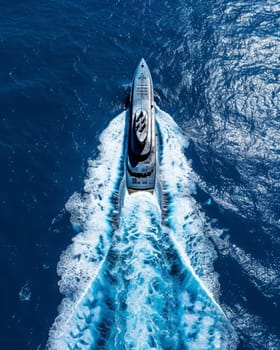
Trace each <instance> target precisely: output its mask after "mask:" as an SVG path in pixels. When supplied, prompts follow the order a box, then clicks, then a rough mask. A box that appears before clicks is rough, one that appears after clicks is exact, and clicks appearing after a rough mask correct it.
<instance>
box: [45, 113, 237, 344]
mask: <svg viewBox="0 0 280 350" xmlns="http://www.w3.org/2000/svg"><path fill="white" fill-rule="evenodd" d="M156 117H157V121H158V125H159V133H160V139H161V142H160V143H161V145H160V148H161V154H160V162H161V166H160V175H161V178H162V180H163V190H164V193H165V194H164V195H165V196H166V197H167V200H166V201H165V202H164V205H165V206H166V207H165V208H164V210H163V213H164V220H162V218H163V216H162V211H161V208H160V206H159V203H160V201H159V200H158V199H157V198H156V195H151V194H149V193H145V192H143V193H142V192H138V193H135V194H133V195H126V196H125V198H124V201H123V207H122V210H121V215H120V220H119V226H118V229H115V228H114V225H113V223H112V220H110V217H111V216H112V215H115V212H114V211H115V209H116V208H115V207H114V205H113V200H112V198H113V194H114V193H115V192H117V190H118V186H119V185H120V181H121V178H122V176H123V172H122V169H123V160H122V157H123V147H122V144H123V138H124V129H125V113H123V114H122V115H120V116H119V117H117V118H115V119H114V120H113V121H112V122H111V123H110V125H109V127H108V128H107V129H106V130H105V132H104V133H103V134H102V136H101V146H100V156H99V158H98V159H97V160H96V161H93V162H90V169H89V178H88V180H87V181H86V184H85V191H86V193H85V195H83V196H82V197H81V196H79V195H77V194H74V195H73V196H72V197H71V199H70V200H69V202H68V203H67V209H68V210H69V211H70V212H71V221H72V224H73V226H74V227H80V228H81V229H82V232H81V233H79V234H78V235H77V236H76V237H75V238H74V240H73V244H72V245H71V246H70V247H69V248H68V249H67V250H66V252H65V253H64V254H63V255H62V258H61V260H60V262H59V267H58V272H59V274H60V276H61V281H60V289H61V291H62V292H63V293H64V294H65V298H64V300H63V303H62V306H61V308H60V314H59V316H58V317H57V319H56V321H55V323H54V326H53V327H52V329H51V331H50V337H49V342H48V348H49V349H55V350H62V349H141V350H142V349H171V348H172V349H178V350H179V349H190V350H192V349H201V350H203V349H235V348H236V339H235V334H234V331H233V328H232V326H231V325H230V323H229V321H228V320H227V319H226V317H225V315H224V313H223V311H222V310H221V308H220V307H219V305H218V304H217V302H216V301H215V299H214V296H215V295H216V293H217V290H218V282H217V278H216V275H215V272H214V270H213V260H214V259H215V251H214V249H213V247H212V245H211V244H210V242H209V240H208V239H207V237H206V235H205V229H208V230H209V229H210V228H209V227H208V226H207V223H206V219H205V217H204V215H203V214H202V213H201V212H200V210H199V208H198V207H197V205H196V203H195V201H194V200H193V199H192V197H191V193H192V191H193V190H194V183H193V181H192V179H191V168H190V165H189V164H188V162H187V160H186V158H185V156H184V153H183V148H184V147H185V146H186V138H185V137H184V135H183V134H182V132H181V131H180V129H179V128H178V126H177V125H176V124H175V123H174V121H173V120H172V118H171V117H170V116H168V115H167V114H165V113H164V112H161V111H160V110H159V109H157V111H156ZM209 290H210V291H209Z"/></svg>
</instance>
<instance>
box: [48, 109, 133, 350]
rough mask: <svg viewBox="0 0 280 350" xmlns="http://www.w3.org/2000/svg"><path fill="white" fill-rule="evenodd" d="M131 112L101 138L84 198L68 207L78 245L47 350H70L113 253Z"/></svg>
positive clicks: (64, 266)
mask: <svg viewBox="0 0 280 350" xmlns="http://www.w3.org/2000/svg"><path fill="white" fill-rule="evenodd" d="M126 113H127V112H123V113H121V114H120V115H119V116H117V117H116V118H114V119H113V120H112V121H111V123H110V124H109V126H108V127H107V129H106V130H105V131H104V132H103V133H102V134H101V136H100V146H99V151H100V154H99V157H98V158H97V159H96V160H93V161H91V160H90V161H89V168H88V177H87V179H86V180H85V185H84V194H83V195H80V194H78V193H74V194H73V195H72V196H71V198H70V199H69V201H68V202H67V204H66V209H67V210H68V211H69V212H70V213H71V223H72V225H73V227H74V228H75V229H76V230H77V231H81V232H80V233H79V234H78V235H77V236H75V237H74V238H73V243H72V244H71V245H70V246H69V247H68V248H67V249H66V251H65V252H63V253H62V255H61V258H60V261H59V263H58V268H57V271H58V275H59V276H60V277H61V280H60V282H59V287H60V292H61V293H62V294H64V295H65V298H64V299H63V301H62V303H61V305H60V307H59V316H58V317H57V318H56V320H55V322H54V324H53V326H52V328H51V330H50V334H49V340H48V344H47V348H50V349H68V348H67V346H66V345H65V344H66V343H67V341H66V340H65V337H66V338H67V334H68V333H70V332H71V326H72V324H73V318H74V317H75V314H76V313H77V312H78V311H79V307H80V305H81V303H82V302H83V300H84V299H85V298H86V295H87V294H88V293H91V286H92V282H93V281H94V279H95V277H96V276H98V274H99V271H100V270H101V268H102V265H103V263H104V261H105V259H106V255H107V253H108V251H109V247H110V242H111V236H112V231H113V227H112V223H111V218H112V216H113V215H114V209H115V208H114V205H113V203H112V200H111V198H112V196H113V195H114V193H115V192H117V191H118V187H119V181H120V179H121V178H122V176H123V166H122V161H123V159H122V157H123V139H124V130H125V118H126Z"/></svg>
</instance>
